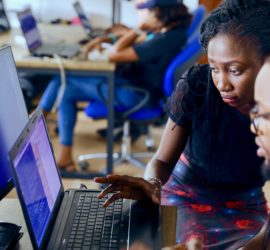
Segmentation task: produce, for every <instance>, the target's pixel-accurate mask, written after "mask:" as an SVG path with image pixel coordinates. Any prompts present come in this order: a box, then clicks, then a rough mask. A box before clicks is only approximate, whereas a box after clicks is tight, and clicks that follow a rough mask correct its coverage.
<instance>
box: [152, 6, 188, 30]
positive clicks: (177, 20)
mask: <svg viewBox="0 0 270 250" xmlns="http://www.w3.org/2000/svg"><path fill="white" fill-rule="evenodd" d="M153 11H155V15H156V18H157V19H158V20H159V21H160V22H162V23H163V24H164V26H168V25H171V24H175V26H181V27H183V28H187V27H188V26H189V25H190V23H191V19H192V15H191V14H190V13H189V12H188V8H187V7H186V6H185V5H184V4H177V5H171V6H170V5H169V6H162V7H156V8H155V9H153Z"/></svg>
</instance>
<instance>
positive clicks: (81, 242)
mask: <svg viewBox="0 0 270 250" xmlns="http://www.w3.org/2000/svg"><path fill="white" fill-rule="evenodd" d="M107 198H108V197H105V198H103V199H98V198H97V194H96V193H94V194H93V193H87V192H86V193H82V194H81V195H80V198H79V201H78V204H77V208H76V213H75V217H74V220H73V223H72V230H71V233H70V235H69V238H68V245H67V246H68V247H67V249H93V250H95V249H100V250H105V249H106V250H108V249H112V250H114V249H115V250H116V249H119V246H120V223H121V216H122V205H123V201H122V200H117V201H115V202H114V203H113V204H110V205H109V206H108V207H106V208H103V207H102V206H101V204H102V203H103V202H104V201H105V200H106V199H107Z"/></svg>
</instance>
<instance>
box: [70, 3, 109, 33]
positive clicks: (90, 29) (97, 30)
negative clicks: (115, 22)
mask: <svg viewBox="0 0 270 250" xmlns="http://www.w3.org/2000/svg"><path fill="white" fill-rule="evenodd" d="M73 6H74V8H75V11H76V13H77V15H78V17H79V19H80V21H81V24H82V26H83V28H84V30H85V33H86V35H87V36H88V37H90V38H95V37H98V36H102V35H104V34H105V30H104V29H101V28H93V26H92V24H91V22H90V20H89V19H88V18H87V17H86V15H85V12H84V11H83V8H82V5H81V4H80V2H79V1H76V2H74V4H73Z"/></svg>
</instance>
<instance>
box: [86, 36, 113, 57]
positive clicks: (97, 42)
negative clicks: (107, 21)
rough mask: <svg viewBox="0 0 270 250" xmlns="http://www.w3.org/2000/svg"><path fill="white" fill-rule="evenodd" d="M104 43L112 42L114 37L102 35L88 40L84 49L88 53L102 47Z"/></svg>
mask: <svg viewBox="0 0 270 250" xmlns="http://www.w3.org/2000/svg"><path fill="white" fill-rule="evenodd" d="M102 43H112V38H110V37H108V36H100V37H96V38H94V39H92V40H91V41H90V42H88V43H87V44H86V45H85V47H84V49H85V52H86V53H89V52H91V51H92V50H94V49H101V44H102Z"/></svg>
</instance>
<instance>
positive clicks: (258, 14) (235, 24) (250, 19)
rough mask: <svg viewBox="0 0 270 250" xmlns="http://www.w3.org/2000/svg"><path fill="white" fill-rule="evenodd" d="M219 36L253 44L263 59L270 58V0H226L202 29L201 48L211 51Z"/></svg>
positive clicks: (214, 11)
mask: <svg viewBox="0 0 270 250" xmlns="http://www.w3.org/2000/svg"><path fill="white" fill-rule="evenodd" d="M216 35H231V36H234V37H236V38H237V39H238V41H240V42H241V41H245V42H247V41H248V42H249V43H251V44H252V45H253V46H254V47H255V48H257V50H258V53H259V56H262V57H263V58H264V57H266V56H267V55H270V42H269V41H270V1H268V0H225V1H223V2H222V3H221V5H220V6H219V7H218V8H217V9H215V10H213V11H212V12H211V13H210V14H209V16H208V17H207V18H206V20H205V21H204V22H203V24H202V26H201V37H200V41H201V45H202V47H203V48H204V49H205V50H206V51H207V47H208V43H209V41H210V40H211V39H212V38H213V37H215V36H216Z"/></svg>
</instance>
